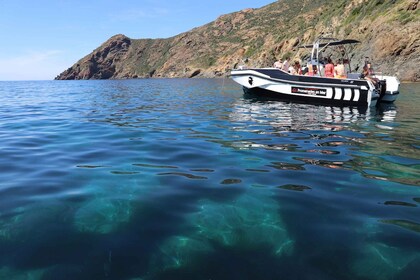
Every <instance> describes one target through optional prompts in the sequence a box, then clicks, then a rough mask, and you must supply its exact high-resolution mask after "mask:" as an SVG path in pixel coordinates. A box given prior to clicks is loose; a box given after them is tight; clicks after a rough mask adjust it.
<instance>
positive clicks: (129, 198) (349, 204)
mask: <svg viewBox="0 0 420 280" xmlns="http://www.w3.org/2000/svg"><path fill="white" fill-rule="evenodd" d="M0 104H1V107H0V140H1V142H0V279H375V280H387V279H418V276H419V274H420V176H419V175H420V172H419V171H420V141H419V140H420V134H419V131H420V130H419V129H420V115H419V113H418V112H419V110H420V105H419V104H420V86H419V84H402V85H401V96H400V97H399V98H398V100H397V101H396V102H395V103H394V104H387V105H382V106H380V107H378V108H368V109H358V108H348V107H344V108H338V107H325V106H314V105H307V104H296V103H287V102H282V101H276V100H269V99H259V98H256V97H255V96H246V95H244V94H243V92H242V90H241V88H240V87H239V86H237V85H236V84H234V83H233V82H232V81H231V80H229V79H144V80H108V81H34V82H0Z"/></svg>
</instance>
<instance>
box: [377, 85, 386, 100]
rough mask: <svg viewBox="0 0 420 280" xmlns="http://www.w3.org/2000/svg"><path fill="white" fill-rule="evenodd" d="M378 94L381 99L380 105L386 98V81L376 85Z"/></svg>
mask: <svg viewBox="0 0 420 280" xmlns="http://www.w3.org/2000/svg"><path fill="white" fill-rule="evenodd" d="M376 87H377V89H378V92H379V99H378V103H379V102H380V101H381V100H382V98H384V96H385V93H386V80H379V82H378V83H377V85H376Z"/></svg>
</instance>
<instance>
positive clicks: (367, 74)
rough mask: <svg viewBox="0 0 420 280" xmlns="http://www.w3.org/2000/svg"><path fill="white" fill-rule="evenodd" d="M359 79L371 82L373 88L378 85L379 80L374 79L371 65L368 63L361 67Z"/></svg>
mask: <svg viewBox="0 0 420 280" xmlns="http://www.w3.org/2000/svg"><path fill="white" fill-rule="evenodd" d="M360 78H362V79H365V80H368V81H371V82H372V83H373V84H374V85H375V86H376V85H377V84H378V82H379V79H378V78H375V77H374V74H373V69H372V65H371V64H370V63H369V62H368V63H366V64H365V66H363V70H362V74H361V75H360Z"/></svg>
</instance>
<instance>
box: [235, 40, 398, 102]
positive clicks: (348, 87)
mask: <svg viewBox="0 0 420 280" xmlns="http://www.w3.org/2000/svg"><path fill="white" fill-rule="evenodd" d="M357 43H359V41H357V40H352V39H346V40H337V39H334V38H322V37H321V38H318V39H317V40H316V41H315V43H314V44H313V45H309V46H302V48H312V53H311V61H310V64H311V65H316V66H317V69H322V66H323V64H322V62H321V58H320V54H321V53H323V52H324V51H325V49H326V48H327V47H333V46H337V47H339V48H340V53H341V55H342V56H343V59H344V61H345V62H346V65H347V66H348V68H349V71H348V73H350V74H348V75H347V77H346V78H328V77H324V76H323V75H322V74H321V73H320V72H321V71H320V72H318V73H317V74H315V75H313V76H305V75H292V74H290V73H288V72H286V71H283V70H281V69H277V68H246V67H240V68H239V69H234V70H232V71H231V73H230V77H231V78H232V79H233V80H234V81H235V82H237V83H238V84H240V85H242V86H243V89H244V91H245V92H246V93H255V94H258V95H271V96H273V97H276V98H280V99H286V100H292V101H298V102H304V103H314V104H328V105H334V106H358V107H365V106H374V105H376V103H377V102H378V101H379V102H382V101H385V102H393V101H395V99H396V98H397V96H398V94H399V81H398V79H397V78H396V77H392V76H380V75H376V76H374V78H376V80H377V82H376V83H375V84H374V82H373V81H372V80H368V79H363V78H361V76H360V74H357V73H351V66H350V60H349V58H348V55H347V52H346V50H345V48H344V46H346V45H352V44H357Z"/></svg>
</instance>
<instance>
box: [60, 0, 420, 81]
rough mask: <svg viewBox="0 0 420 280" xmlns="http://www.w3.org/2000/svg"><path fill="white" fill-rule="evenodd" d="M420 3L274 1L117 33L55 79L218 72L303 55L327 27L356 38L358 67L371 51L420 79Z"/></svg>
mask: <svg viewBox="0 0 420 280" xmlns="http://www.w3.org/2000/svg"><path fill="white" fill-rule="evenodd" d="M419 8H420V3H419V0H338V1H324V0H301V1H294V0H279V1H276V2H274V3H272V4H269V5H267V6H264V7H262V8H260V9H245V10H242V11H239V12H235V13H232V14H227V15H222V16H220V17H219V18H217V19H216V20H215V21H213V22H210V23H208V24H206V25H204V26H201V27H197V28H194V29H192V30H190V31H188V32H185V33H181V34H179V35H177V36H174V37H171V38H166V39H131V38H128V37H126V36H124V35H121V34H119V35H115V36H113V37H111V38H110V39H108V40H107V41H106V42H105V43H103V44H102V45H101V46H100V47H98V48H97V49H95V50H94V51H93V52H92V53H90V54H88V55H87V56H85V57H84V58H82V59H80V60H79V61H78V62H76V63H75V64H74V65H73V66H71V67H70V68H68V69H67V70H65V71H64V72H62V73H61V74H59V75H58V76H57V77H56V79H57V80H78V79H131V78H148V77H189V78H191V77H221V76H225V75H227V74H228V72H229V70H230V69H232V68H235V67H238V66H239V65H246V66H248V67H268V66H272V65H273V62H274V61H275V60H277V59H281V58H283V57H285V56H290V57H291V59H292V60H297V59H299V60H302V59H303V58H304V57H305V56H307V55H308V50H307V49H299V48H298V47H299V46H300V45H303V44H311V43H312V42H313V40H314V39H315V38H316V37H318V36H319V35H320V34H326V35H328V36H333V37H337V38H340V39H343V38H352V39H356V40H359V41H361V43H360V44H357V45H355V47H354V48H353V49H352V52H351V60H352V68H353V69H354V70H356V71H359V70H360V69H361V66H362V64H363V61H364V58H365V57H369V59H370V60H371V61H372V62H373V64H374V65H375V67H376V70H377V71H379V72H382V73H384V74H389V75H397V76H398V77H399V78H400V79H401V80H402V81H420V67H419V66H420V12H419V10H420V9H419Z"/></svg>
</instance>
